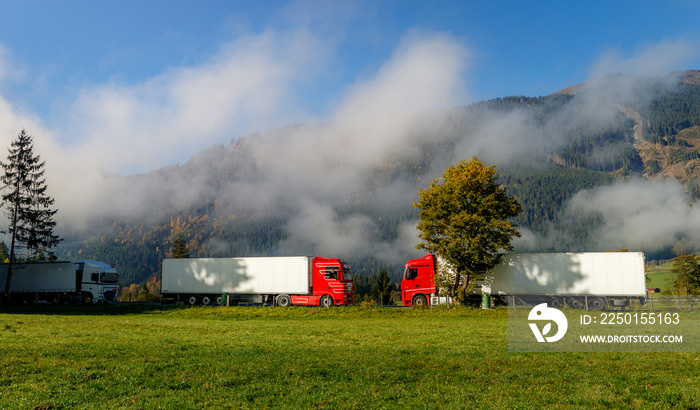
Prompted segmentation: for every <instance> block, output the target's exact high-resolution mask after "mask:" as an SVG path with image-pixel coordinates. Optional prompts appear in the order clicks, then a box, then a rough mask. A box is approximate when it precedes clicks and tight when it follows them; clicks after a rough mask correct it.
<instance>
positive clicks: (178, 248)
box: [173, 234, 190, 259]
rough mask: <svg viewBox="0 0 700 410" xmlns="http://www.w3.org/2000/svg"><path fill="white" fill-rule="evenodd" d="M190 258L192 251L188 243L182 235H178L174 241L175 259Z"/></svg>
mask: <svg viewBox="0 0 700 410" xmlns="http://www.w3.org/2000/svg"><path fill="white" fill-rule="evenodd" d="M189 257H190V250H189V248H187V243H186V242H185V238H183V237H182V234H180V235H178V236H177V238H175V240H174V241H173V258H175V259H186V258H189Z"/></svg>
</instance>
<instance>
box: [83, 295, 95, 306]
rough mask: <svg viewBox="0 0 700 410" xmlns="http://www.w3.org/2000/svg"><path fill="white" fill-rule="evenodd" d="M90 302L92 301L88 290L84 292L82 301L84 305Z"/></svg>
mask: <svg viewBox="0 0 700 410" xmlns="http://www.w3.org/2000/svg"><path fill="white" fill-rule="evenodd" d="M92 302H93V298H92V293H90V292H85V293H84V294H83V303H84V304H86V305H91V304H92Z"/></svg>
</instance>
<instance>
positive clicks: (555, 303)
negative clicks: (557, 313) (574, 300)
mask: <svg viewBox="0 0 700 410" xmlns="http://www.w3.org/2000/svg"><path fill="white" fill-rule="evenodd" d="M548 305H549V307H553V308H557V309H561V308H563V307H564V301H563V300H561V299H559V298H552V299H550V300H549V303H548Z"/></svg>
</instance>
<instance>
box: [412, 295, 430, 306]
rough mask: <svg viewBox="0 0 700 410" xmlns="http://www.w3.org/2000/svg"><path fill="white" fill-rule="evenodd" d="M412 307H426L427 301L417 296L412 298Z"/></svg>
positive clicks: (421, 296) (422, 296)
mask: <svg viewBox="0 0 700 410" xmlns="http://www.w3.org/2000/svg"><path fill="white" fill-rule="evenodd" d="M413 306H415V307H425V306H428V299H426V298H425V296H424V295H418V296H416V297H414V298H413Z"/></svg>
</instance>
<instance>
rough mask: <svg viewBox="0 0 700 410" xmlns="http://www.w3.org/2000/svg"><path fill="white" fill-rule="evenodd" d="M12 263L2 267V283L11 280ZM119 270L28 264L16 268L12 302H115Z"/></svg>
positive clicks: (83, 263)
mask: <svg viewBox="0 0 700 410" xmlns="http://www.w3.org/2000/svg"><path fill="white" fill-rule="evenodd" d="M8 268H9V264H8V263H2V264H0V283H2V284H4V283H5V282H6V279H7V271H8ZM118 283H119V274H118V273H117V270H116V269H115V268H114V267H112V266H110V265H107V264H106V263H104V262H98V261H95V260H79V261H76V262H24V263H13V264H12V276H11V277H10V289H9V292H8V293H7V297H8V298H9V300H10V301H11V302H38V301H49V302H54V303H62V302H72V303H80V302H82V303H85V304H89V303H97V302H112V301H114V299H115V298H116V296H117V289H118V287H119V285H118Z"/></svg>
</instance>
